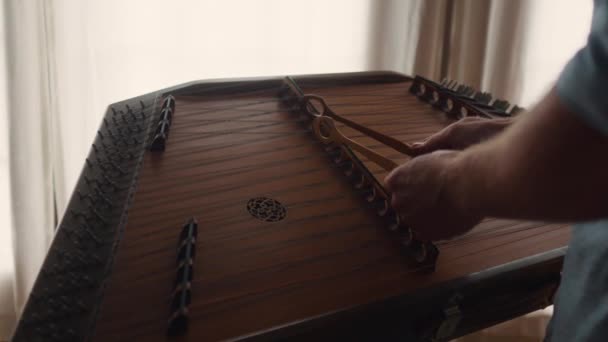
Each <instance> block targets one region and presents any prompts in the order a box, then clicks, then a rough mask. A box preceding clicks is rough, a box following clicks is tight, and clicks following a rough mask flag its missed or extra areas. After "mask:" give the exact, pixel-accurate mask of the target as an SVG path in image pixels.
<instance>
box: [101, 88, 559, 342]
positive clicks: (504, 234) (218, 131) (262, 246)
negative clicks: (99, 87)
mask: <svg viewBox="0 0 608 342" xmlns="http://www.w3.org/2000/svg"><path fill="white" fill-rule="evenodd" d="M408 88H409V82H400V83H391V84H368V85H340V86H321V85H318V86H317V85H315V84H314V83H309V84H307V85H306V86H305V87H303V90H304V92H305V93H314V94H317V95H320V96H323V98H324V99H325V100H326V101H327V104H328V105H329V106H330V107H331V108H332V109H333V110H334V111H335V112H336V113H337V114H339V115H342V116H344V117H346V118H348V119H350V120H352V121H355V122H357V123H360V124H363V125H366V126H369V127H371V128H373V129H374V130H377V131H379V132H381V133H383V134H387V135H390V136H392V137H395V138H397V139H399V140H401V141H404V142H415V141H420V140H422V139H424V138H425V137H427V136H428V135H430V134H432V133H434V132H436V131H438V130H439V129H441V128H442V127H444V126H445V125H447V124H449V123H450V120H448V118H446V117H445V115H444V114H442V113H441V112H439V111H437V110H435V109H433V108H432V107H430V106H429V105H427V104H425V103H422V102H420V101H419V100H418V99H417V98H416V97H414V96H413V95H411V94H410V93H409V92H408ZM277 91H278V89H274V90H268V89H263V90H257V91H256V90H248V91H246V92H239V91H238V90H235V93H234V94H232V95H230V96H228V95H213V96H178V97H177V98H176V110H175V113H174V116H173V123H172V126H171V129H170V133H169V138H168V140H167V146H166V151H165V152H163V153H152V152H147V154H146V156H145V160H144V164H143V167H142V170H141V171H140V175H139V184H138V188H137V192H136V194H135V197H134V200H133V203H132V206H131V208H130V210H129V213H128V222H127V226H126V228H125V231H124V236H123V237H122V241H121V242H120V245H119V248H118V252H117V255H116V259H115V263H114V268H113V271H112V273H111V278H110V280H109V283H108V286H107V288H106V290H105V297H104V301H103V304H102V308H101V312H100V315H99V317H98V320H97V325H96V331H95V335H94V340H95V341H104V342H105V341H167V340H171V341H214V340H225V339H235V338H238V337H239V336H245V335H252V334H253V335H254V334H256V333H258V332H261V331H265V330H269V329H273V328H276V327H278V326H281V325H286V324H290V323H293V322H296V321H303V320H306V319H308V318H310V317H315V316H319V315H323V314H327V313H330V312H335V311H339V310H342V309H345V308H349V307H354V306H358V305H363V304H369V303H373V302H376V301H379V300H383V299H386V298H390V297H393V296H399V295H404V294H409V295H411V296H416V292H417V291H419V290H420V289H424V288H429V287H433V286H437V285H439V284H441V283H444V282H446V281H449V280H453V279H458V278H463V277H466V276H467V275H469V274H472V273H476V272H480V271H483V270H486V269H488V268H491V267H495V266H498V265H502V264H505V263H508V262H511V261H514V260H517V259H521V258H524V257H527V256H531V255H535V254H539V253H542V252H545V251H549V250H553V249H556V248H559V247H562V246H565V245H566V244H567V242H568V239H569V234H570V232H569V227H567V226H565V225H547V224H543V223H536V222H516V221H508V220H499V219H488V220H486V221H484V222H483V223H481V224H480V225H479V226H478V227H476V228H475V229H474V230H473V231H472V232H470V233H469V234H467V235H465V236H462V237H459V238H456V239H454V240H451V241H444V242H438V243H437V245H438V247H439V249H440V255H439V259H438V263H437V269H436V271H435V272H434V273H432V274H418V273H416V272H415V269H413V268H412V267H411V265H410V266H408V264H407V263H406V262H405V261H404V260H403V258H402V256H401V254H400V253H399V251H398V250H397V249H396V246H395V244H393V243H392V242H391V241H390V240H391V237H390V234H388V232H386V231H385V230H384V227H383V226H382V224H380V221H379V219H378V218H377V217H376V215H375V213H374V211H373V210H370V209H369V208H367V207H366V202H365V201H364V200H362V199H361V197H360V196H359V195H358V194H357V193H356V192H355V191H354V190H353V188H352V186H351V185H350V184H349V183H348V182H347V181H346V179H345V178H344V176H343V174H342V173H341V171H340V170H339V169H338V168H336V167H335V166H334V165H333V164H332V162H331V161H330V160H329V159H328V158H327V155H326V154H325V153H324V152H323V146H322V144H320V143H319V142H317V141H315V140H314V138H313V135H312V134H311V133H310V131H308V130H306V129H305V126H304V125H303V123H302V120H301V119H299V118H298V116H297V115H295V114H294V113H290V112H288V111H287V109H286V108H284V106H282V105H281V104H280V102H279V99H278V98H277V96H276V93H277ZM336 125H337V126H338V127H339V128H340V130H341V131H342V132H343V133H345V134H346V135H347V136H348V137H349V138H351V139H353V140H356V141H357V142H359V143H361V144H363V145H365V146H367V147H369V148H372V149H374V150H375V151H378V152H379V153H381V154H382V155H384V156H388V157H390V158H391V159H393V160H395V161H397V162H399V163H401V162H407V160H408V157H407V156H405V155H403V154H401V153H399V152H396V151H394V150H392V149H390V148H388V147H386V146H384V145H382V144H380V143H378V142H377V141H375V140H373V139H371V138H368V137H365V136H363V135H362V134H361V133H359V132H357V131H354V130H352V129H350V128H348V127H346V126H344V125H342V124H340V123H336ZM361 159H362V160H363V161H364V162H366V161H365V158H363V156H361ZM366 163H367V162H366ZM368 166H369V168H370V170H372V171H373V173H374V174H375V175H376V177H377V178H379V179H382V178H383V177H384V176H385V175H386V171H385V170H383V169H382V168H380V167H378V166H377V165H375V164H372V163H368ZM255 197H268V198H272V199H275V200H277V201H279V202H281V203H282V204H283V205H284V206H285V207H286V209H287V215H286V218H285V219H284V220H281V221H279V222H265V221H261V220H259V219H256V218H254V217H253V216H252V215H250V214H249V212H248V211H247V208H246V206H247V202H248V201H249V199H251V198H255ZM190 217H196V218H197V219H198V224H199V232H198V241H197V255H196V258H195V264H194V280H193V282H192V303H191V305H190V308H189V312H190V327H189V330H188V332H187V334H186V335H184V336H182V337H180V338H168V337H166V329H167V318H168V316H169V311H170V310H169V298H170V294H171V292H172V288H173V279H174V277H175V269H176V267H175V258H176V244H177V241H178V237H179V233H180V231H181V227H182V226H183V225H184V224H185V223H186V221H187V220H188V218H190ZM412 310H415V308H412Z"/></svg>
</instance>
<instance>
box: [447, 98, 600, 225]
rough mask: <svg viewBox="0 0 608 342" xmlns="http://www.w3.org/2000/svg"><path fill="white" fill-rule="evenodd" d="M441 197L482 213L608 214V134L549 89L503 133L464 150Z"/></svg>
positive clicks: (561, 217)
mask: <svg viewBox="0 0 608 342" xmlns="http://www.w3.org/2000/svg"><path fill="white" fill-rule="evenodd" d="M447 172H448V183H447V184H446V195H447V196H450V197H451V198H452V200H454V201H457V202H458V203H459V204H460V205H461V206H462V207H463V210H467V211H470V212H472V213H474V214H479V215H481V216H497V217H509V218H522V219H540V220H553V221H581V220H591V219H597V218H600V217H607V216H608V138H606V137H604V136H602V135H601V134H600V133H598V132H596V131H595V130H593V129H592V128H590V127H588V126H586V124H585V123H583V122H582V121H580V119H579V118H577V117H576V115H574V114H572V113H569V112H567V110H565V107H564V106H563V105H562V104H561V103H560V102H559V99H558V97H557V95H556V94H555V91H552V92H551V93H550V94H549V95H548V96H546V97H545V99H544V100H543V101H542V102H541V103H540V104H539V105H538V106H536V108H534V109H533V110H532V111H530V112H529V113H527V114H526V115H524V116H523V117H521V118H520V119H518V120H517V122H515V123H513V125H511V127H509V128H508V129H507V130H505V132H503V133H502V134H500V135H499V136H497V137H496V138H495V139H492V140H490V141H488V142H486V143H483V144H479V145H477V146H474V147H472V148H470V149H467V150H465V151H464V152H463V153H462V154H461V156H459V157H458V158H457V159H456V160H455V161H454V163H453V165H452V166H451V167H450V168H449V170H447Z"/></svg>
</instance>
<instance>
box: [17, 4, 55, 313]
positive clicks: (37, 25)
mask: <svg viewBox="0 0 608 342" xmlns="http://www.w3.org/2000/svg"><path fill="white" fill-rule="evenodd" d="M5 5H6V7H5V11H6V12H5V18H6V30H7V41H6V45H7V49H6V51H7V65H8V72H7V81H8V85H9V86H8V112H9V113H10V115H9V116H8V122H9V123H8V127H9V145H10V174H11V199H12V201H11V206H12V213H13V227H14V229H13V252H14V258H15V282H14V290H15V306H16V311H17V312H19V311H20V310H21V309H22V307H23V304H24V303H25V300H26V299H27V296H28V294H29V291H30V289H31V287H32V285H33V283H34V281H35V279H36V276H37V274H38V270H39V268H40V265H41V263H42V261H43V259H44V257H45V255H46V251H47V247H48V245H49V243H50V241H51V239H52V232H53V222H54V210H53V182H52V170H51V158H52V156H51V150H52V149H51V146H50V142H51V139H50V137H51V136H52V135H53V133H52V132H51V131H50V130H51V127H52V126H53V125H52V120H51V117H52V114H51V107H52V105H51V102H52V101H51V96H50V93H49V87H48V84H49V83H48V82H49V73H48V61H49V59H48V51H47V47H46V43H47V41H46V36H47V35H46V32H45V30H46V21H45V18H44V15H45V13H44V8H43V7H44V4H43V2H40V1H35V0H7V1H6V2H5Z"/></svg>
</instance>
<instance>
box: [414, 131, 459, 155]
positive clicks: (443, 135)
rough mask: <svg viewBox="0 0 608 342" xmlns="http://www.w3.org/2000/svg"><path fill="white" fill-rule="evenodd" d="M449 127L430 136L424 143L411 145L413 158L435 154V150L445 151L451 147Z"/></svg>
mask: <svg viewBox="0 0 608 342" xmlns="http://www.w3.org/2000/svg"><path fill="white" fill-rule="evenodd" d="M450 132H451V131H450V130H449V127H447V128H444V129H443V130H441V131H439V132H438V133H436V134H433V135H431V136H430V137H428V138H427V139H426V140H425V141H422V142H417V143H414V144H412V152H413V154H414V155H415V156H419V155H422V154H427V153H431V152H435V151H437V150H447V149H450V147H451V139H450Z"/></svg>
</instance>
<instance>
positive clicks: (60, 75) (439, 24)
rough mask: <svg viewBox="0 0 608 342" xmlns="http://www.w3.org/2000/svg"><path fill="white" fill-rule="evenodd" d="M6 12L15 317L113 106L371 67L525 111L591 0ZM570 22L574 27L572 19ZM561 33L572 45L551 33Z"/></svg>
mask: <svg viewBox="0 0 608 342" xmlns="http://www.w3.org/2000/svg"><path fill="white" fill-rule="evenodd" d="M583 3H584V4H583ZM4 4H5V7H4V15H3V16H2V18H3V19H4V23H3V27H6V37H7V41H6V42H5V43H6V50H5V51H6V52H7V54H6V57H7V60H6V61H5V63H6V65H7V68H6V70H7V75H6V81H7V83H6V84H7V86H6V87H5V89H4V90H6V94H7V95H6V98H7V101H6V102H7V103H8V106H7V108H6V109H5V110H3V108H2V107H0V114H4V115H5V116H8V117H9V119H10V120H9V134H8V136H9V137H10V163H6V164H7V165H8V164H10V171H11V176H10V177H11V182H10V184H11V189H12V191H11V202H12V210H11V212H12V214H13V216H14V224H13V225H12V226H13V227H14V231H13V233H14V234H13V235H14V236H13V240H14V245H13V247H14V248H13V252H14V262H15V268H14V276H12V273H10V274H11V277H12V278H13V279H14V281H15V282H14V290H15V296H14V300H15V301H14V305H15V307H16V311H12V310H5V311H6V314H7V315H13V316H14V314H15V312H19V310H20V309H21V308H22V305H23V304H24V300H25V299H26V298H27V294H28V293H29V289H30V287H31V285H32V283H33V281H34V279H35V276H36V274H37V272H38V268H39V266H40V263H41V261H42V260H43V258H44V255H45V253H46V249H47V247H48V245H49V243H50V241H51V240H52V234H53V229H54V222H55V220H54V218H55V212H56V216H57V217H58V218H61V216H62V215H63V212H64V210H65V206H66V203H67V201H68V199H69V196H70V194H71V193H72V190H73V187H74V184H75V182H76V180H77V178H78V176H79V174H80V171H81V168H82V165H83V160H84V158H85V156H86V153H87V152H88V150H89V147H90V143H91V142H92V140H93V137H94V134H95V132H96V130H97V128H98V126H99V123H100V120H101V116H102V114H103V112H104V110H105V107H106V106H107V105H108V104H110V103H112V102H115V101H119V100H122V99H126V98H129V97H132V96H137V95H140V94H143V93H146V92H149V91H153V90H156V89H160V88H163V87H167V86H170V85H175V84H178V83H182V82H187V81H191V80H196V79H208V78H216V77H245V76H263V75H286V74H302V73H325V72H346V71H362V70H372V69H390V70H395V71H401V72H406V73H408V74H413V73H419V74H422V75H425V76H428V77H431V78H433V79H440V78H442V77H449V78H454V79H457V80H459V81H462V82H465V83H468V84H471V85H473V86H476V87H480V88H482V89H484V90H491V91H494V92H495V93H497V95H499V96H501V97H504V98H507V99H512V100H514V101H519V100H525V101H524V104H529V103H530V102H532V101H534V99H535V98H536V97H537V96H538V94H540V93H541V92H542V91H543V90H544V89H545V88H546V87H547V86H548V84H550V82H551V81H552V80H553V79H554V78H555V76H556V73H557V72H558V71H559V69H560V68H561V66H562V65H563V63H565V61H566V60H567V58H568V57H569V55H571V54H572V53H573V51H574V50H575V49H576V47H578V46H580V45H581V44H582V42H584V37H585V34H586V32H587V31H588V26H589V25H588V22H589V18H590V9H591V0H589V1H580V0H536V1H525V0H458V1H455V0H333V1H326V0H308V1H297V0H256V1H250V0H223V1H211V0H205V1H199V0H172V1H170V0H104V1H96V0H4ZM572 9H574V10H572ZM572 15H575V16H577V17H576V20H569V17H571V16H572ZM547 17H550V19H546V18H547ZM543 18H545V19H544V20H543ZM561 22H569V23H571V25H568V26H565V25H562V24H561ZM539 23H542V27H541V26H539ZM556 32H559V34H558V33H556ZM560 34H561V35H562V36H566V37H568V38H567V39H564V40H558V39H556V38H554V37H556V36H559V35H560ZM548 38H549V39H548ZM549 55H550V56H549ZM0 58H1V57H0ZM548 60H550V62H547V61H548ZM0 62H2V60H0ZM541 64H542V65H543V67H539V65H541ZM541 71H542V73H540V74H539V72H541ZM1 86H2V83H0V87H1ZM2 90H3V88H0V92H1V91H2ZM0 96H2V94H0ZM0 99H2V97H0ZM0 104H2V101H0ZM0 119H2V117H1V116H0ZM0 122H1V120H0ZM1 129H2V126H1V125H0V138H2V137H4V136H5V135H3V134H2V131H1ZM0 145H2V141H0ZM0 152H1V150H0ZM0 157H1V154H0ZM0 160H1V159H0ZM1 166H2V164H0V171H1V170H2V169H1ZM2 175H4V176H2ZM7 175H8V173H7V172H5V173H0V177H4V178H5V179H6V178H7V177H8V176H7ZM0 181H1V179H0ZM1 184H2V183H1V182H0V185H1ZM5 202H6V201H5ZM0 204H3V205H4V204H6V203H2V202H0ZM5 206H6V205H5ZM55 210H56V211H55ZM7 216H8V215H7ZM2 224H4V225H5V226H6V227H10V222H8V221H5V222H0V227H1V226H2ZM0 229H2V228H0ZM5 230H6V229H5ZM0 233H1V232H0ZM6 233H7V234H5V235H1V234H0V244H3V245H1V246H0V251H2V250H9V249H8V246H9V245H10V242H8V243H7V242H6V241H2V237H3V236H7V238H4V240H6V239H10V235H8V233H10V232H9V231H8V230H6ZM4 247H7V248H4ZM5 269H7V270H9V268H8V267H6V268H5ZM0 271H1V269H0ZM7 272H12V267H11V269H10V270H9V271H7ZM6 274H9V273H6ZM1 275H2V273H0V276H1ZM5 288H6V289H5ZM9 290H10V286H8V287H7V286H5V287H2V278H0V301H1V300H3V299H6V300H12V299H13V296H9V295H5V294H7V293H8V292H7V291H9ZM4 304H5V302H0V320H2V316H1V315H3V314H4V312H2V311H1V309H2V308H11V307H12V306H11V305H4ZM9 311H10V312H9ZM3 321H4V322H8V320H3ZM0 340H2V326H1V325H0Z"/></svg>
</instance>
